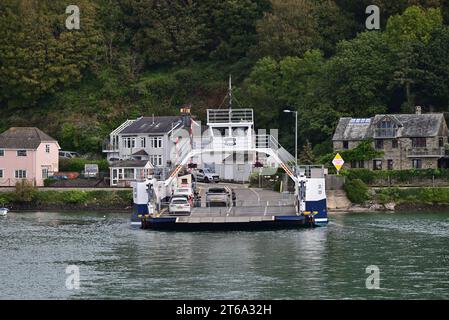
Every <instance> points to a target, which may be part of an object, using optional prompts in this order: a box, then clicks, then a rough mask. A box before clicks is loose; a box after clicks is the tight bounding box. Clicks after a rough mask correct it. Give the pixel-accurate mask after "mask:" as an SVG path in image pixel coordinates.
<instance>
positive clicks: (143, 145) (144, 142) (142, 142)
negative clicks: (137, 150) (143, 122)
mask: <svg viewBox="0 0 449 320" xmlns="http://www.w3.org/2000/svg"><path fill="white" fill-rule="evenodd" d="M140 147H141V148H146V147H147V139H146V138H145V137H140Z"/></svg>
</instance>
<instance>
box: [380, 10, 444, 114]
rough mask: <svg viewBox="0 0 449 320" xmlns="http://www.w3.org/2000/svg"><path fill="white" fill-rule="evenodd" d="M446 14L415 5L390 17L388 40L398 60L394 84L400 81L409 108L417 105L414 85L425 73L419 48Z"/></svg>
mask: <svg viewBox="0 0 449 320" xmlns="http://www.w3.org/2000/svg"><path fill="white" fill-rule="evenodd" d="M442 26H443V18H442V15H441V11H440V10H439V9H433V8H431V9H423V8H421V7H417V6H412V7H409V8H407V9H406V10H405V11H404V13H403V14H402V15H394V16H392V17H390V18H389V19H388V22H387V29H386V40H387V42H388V44H389V46H390V48H391V51H392V52H393V53H394V54H395V55H396V57H397V59H395V60H396V61H397V62H398V63H397V65H396V68H395V71H394V78H393V81H392V83H391V85H392V86H393V87H394V86H395V85H400V86H401V87H403V88H404V92H405V96H406V102H407V104H406V106H407V107H406V109H408V111H409V112H412V111H413V109H414V104H415V103H414V102H415V101H414V95H413V93H412V87H413V85H414V84H415V83H417V81H419V80H418V79H419V78H422V76H423V74H424V73H425V70H424V69H421V68H420V67H419V64H418V50H419V49H418V48H420V47H424V46H427V45H428V44H429V42H430V41H431V39H432V34H433V33H434V32H435V30H437V29H439V28H442Z"/></svg>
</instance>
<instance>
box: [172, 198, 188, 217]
mask: <svg viewBox="0 0 449 320" xmlns="http://www.w3.org/2000/svg"><path fill="white" fill-rule="evenodd" d="M168 211H169V212H170V214H183V215H190V213H191V212H192V206H191V205H190V203H189V201H188V200H187V199H186V197H173V198H171V200H170V204H169V206H168Z"/></svg>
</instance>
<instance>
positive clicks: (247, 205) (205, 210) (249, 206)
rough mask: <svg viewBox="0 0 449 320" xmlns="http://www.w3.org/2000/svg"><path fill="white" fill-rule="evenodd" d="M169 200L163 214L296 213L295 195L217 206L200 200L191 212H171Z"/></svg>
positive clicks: (222, 215) (250, 214)
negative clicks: (286, 197)
mask: <svg viewBox="0 0 449 320" xmlns="http://www.w3.org/2000/svg"><path fill="white" fill-rule="evenodd" d="M169 205H170V204H169V202H162V203H161V209H162V211H161V214H163V215H173V216H178V215H190V216H192V217H226V216H267V215H283V214H285V215H292V214H295V206H294V199H293V195H292V197H291V198H290V199H276V200H258V201H245V200H236V201H235V203H232V202H231V203H228V204H226V205H221V206H216V205H215V203H210V204H207V203H206V202H205V201H202V202H201V200H199V201H194V202H192V206H191V213H190V214H189V213H179V212H177V213H170V211H169Z"/></svg>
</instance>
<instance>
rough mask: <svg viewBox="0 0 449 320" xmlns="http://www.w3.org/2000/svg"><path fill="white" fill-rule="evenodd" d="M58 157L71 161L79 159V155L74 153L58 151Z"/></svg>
mask: <svg viewBox="0 0 449 320" xmlns="http://www.w3.org/2000/svg"><path fill="white" fill-rule="evenodd" d="M59 157H60V158H66V159H72V158H79V157H80V154H79V153H78V152H75V151H59Z"/></svg>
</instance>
